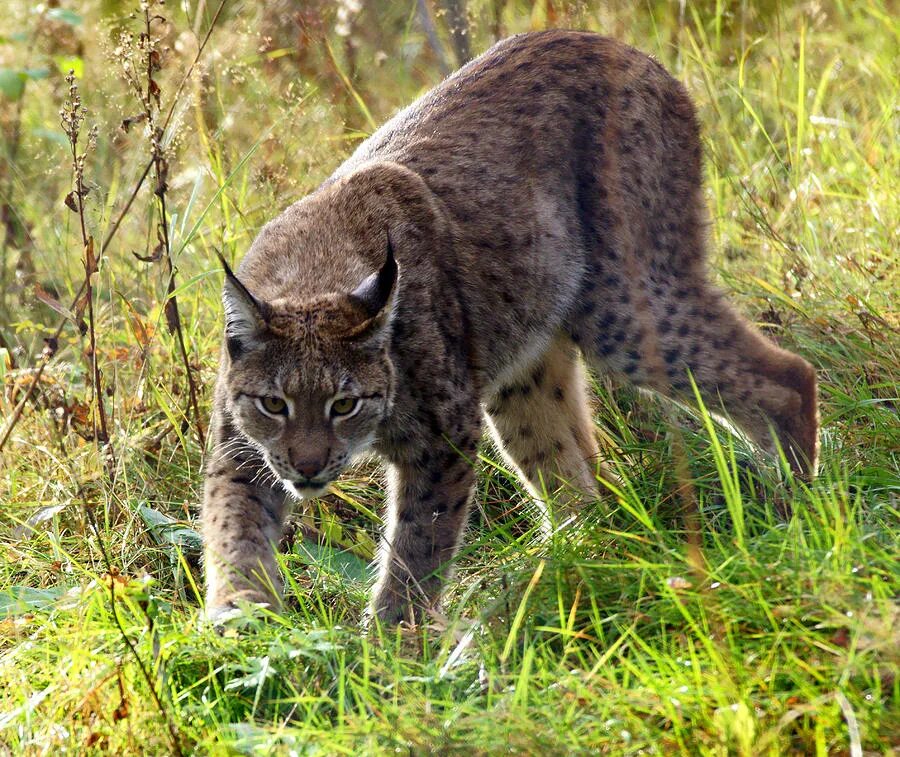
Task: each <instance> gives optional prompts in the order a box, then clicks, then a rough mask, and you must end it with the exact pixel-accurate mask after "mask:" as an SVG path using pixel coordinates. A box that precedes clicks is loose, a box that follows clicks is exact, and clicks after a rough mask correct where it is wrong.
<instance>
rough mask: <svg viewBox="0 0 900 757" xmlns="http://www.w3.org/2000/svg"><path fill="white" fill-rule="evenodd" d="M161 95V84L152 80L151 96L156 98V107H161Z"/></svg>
mask: <svg viewBox="0 0 900 757" xmlns="http://www.w3.org/2000/svg"><path fill="white" fill-rule="evenodd" d="M159 95H160V89H159V84H157V83H156V82H155V81H153V79H151V80H150V96H151V97H152V98H153V99H154V100H156V107H157V108H158V107H159Z"/></svg>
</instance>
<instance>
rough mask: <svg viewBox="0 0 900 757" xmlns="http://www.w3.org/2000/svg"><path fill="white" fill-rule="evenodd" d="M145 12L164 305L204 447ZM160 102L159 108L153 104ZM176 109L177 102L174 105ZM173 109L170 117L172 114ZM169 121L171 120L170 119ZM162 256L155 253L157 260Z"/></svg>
mask: <svg viewBox="0 0 900 757" xmlns="http://www.w3.org/2000/svg"><path fill="white" fill-rule="evenodd" d="M143 11H144V34H143V37H144V45H145V46H146V87H147V89H146V91H144V90H142V89H139V90H138V91H139V94H140V97H141V102H142V103H143V105H144V113H145V115H146V120H147V125H148V128H149V130H150V158H151V161H152V163H153V171H154V175H155V178H156V187H155V188H154V192H153V194H154V195H155V197H156V203H157V208H158V210H159V228H158V234H157V236H158V238H159V246H158V247H157V250H159V253H160V255H161V256H162V257H164V258H165V263H166V273H167V281H166V301H165V304H164V312H165V315H166V325H167V326H168V328H169V333H170V334H172V335H173V336H174V337H175V341H176V342H177V343H178V352H179V354H180V357H181V362H182V365H183V366H184V372H185V376H186V378H187V384H188V409H187V412H186V413H185V415H186V416H187V417H189V418H190V417H193V420H194V429H195V431H196V433H197V441H198V442H200V446H201V447H203V446H205V443H206V438H205V434H204V431H203V423H202V420H201V416H200V406H199V402H198V399H197V398H198V395H199V391H198V388H197V380H196V377H195V376H194V369H193V368H192V367H191V361H190V358H189V357H188V351H187V345H186V343H185V340H184V329H183V327H182V324H181V314H180V312H179V308H178V298H177V297H176V295H175V266H174V264H173V262H172V246H171V242H170V239H169V216H168V213H167V211H166V191H167V189H168V183H167V181H168V172H169V164H168V160H167V159H166V155H165V149H164V147H163V134H164V130H163V127H162V126H158V125H157V117H158V116H159V115H160V112H159V99H160V89H159V85H158V84H157V83H156V81H155V80H154V78H153V74H154V72H155V71H157V70H158V69H159V52H158V50H157V49H156V45H155V43H154V41H153V35H152V29H151V24H152V22H153V20H154V19H158V18H160V17H159V16H155V15H151V12H150V5H149V3H147V4H144V5H143ZM154 100H155V101H156V108H155V109H154V107H153V102H154ZM173 107H174V102H173ZM171 112H172V111H171V110H170V114H171ZM166 122H168V117H167V118H166ZM157 257H158V255H157V254H154V256H153V258H157Z"/></svg>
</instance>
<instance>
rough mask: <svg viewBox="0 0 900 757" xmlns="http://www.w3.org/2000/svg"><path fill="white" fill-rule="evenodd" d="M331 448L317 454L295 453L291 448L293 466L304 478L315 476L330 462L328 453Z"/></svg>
mask: <svg viewBox="0 0 900 757" xmlns="http://www.w3.org/2000/svg"><path fill="white" fill-rule="evenodd" d="M330 451H331V450H326V451H325V453H324V454H317V455H310V454H306V455H303V456H301V455H299V454H295V453H294V450H290V453H291V454H290V459H291V466H292V467H293V469H294V470H295V471H297V473H298V474H299V475H301V476H303V477H304V478H308V479H310V478H315V477H316V475H317V474H318V473H319V472H320V471H321V470H322V468H324V467H325V464H326V463H327V462H328V453H329V452H330Z"/></svg>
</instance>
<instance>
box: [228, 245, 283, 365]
mask: <svg viewBox="0 0 900 757" xmlns="http://www.w3.org/2000/svg"><path fill="white" fill-rule="evenodd" d="M217 254H218V253H217ZM219 261H220V262H221V263H222V267H223V268H224V269H225V285H224V287H223V290H222V302H223V304H224V305H225V345H226V347H227V349H228V354H229V355H231V357H232V359H237V358H238V357H240V355H241V354H242V353H243V352H244V351H245V350H246V349H247V345H248V343H249V342H250V341H252V340H253V339H254V338H256V337H258V336H259V334H260V333H261V332H262V331H263V330H265V328H266V323H267V321H268V320H269V317H270V316H271V309H270V308H269V305H268V304H266V303H265V302H263V301H262V300H259V299H257V298H256V297H254V296H253V295H252V294H251V293H250V290H249V289H247V287H245V286H244V285H243V284H242V283H241V281H240V279H238V277H237V276H235V275H234V271H232V270H231V266H229V265H228V263H227V262H226V261H225V258H223V257H222V255H221V254H219Z"/></svg>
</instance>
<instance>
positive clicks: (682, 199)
mask: <svg viewBox="0 0 900 757" xmlns="http://www.w3.org/2000/svg"><path fill="white" fill-rule="evenodd" d="M701 182H702V165H701V148H700V138H699V130H698V124H697V119H696V115H695V112H694V108H693V105H692V104H691V100H690V98H689V97H688V95H687V92H686V91H685V89H684V87H683V86H682V85H681V84H680V83H679V82H677V81H676V80H675V79H673V78H672V77H671V76H670V75H669V74H667V73H666V71H665V70H664V69H663V68H662V66H660V65H659V63H657V62H656V61H655V60H653V59H652V58H649V57H647V56H646V55H643V54H642V53H640V52H638V51H637V50H634V49H632V48H630V47H627V46H625V45H623V44H620V43H618V42H615V41H613V40H611V39H606V38H604V37H600V36H597V35H594V34H588V33H579V32H566V31H548V32H540V33H535V34H525V35H520V36H517V37H512V38H510V39H507V40H504V41H502V42H500V43H498V44H497V45H495V46H494V47H492V48H491V49H490V50H488V51H487V52H486V53H485V54H484V55H482V56H481V57H479V58H477V59H475V60H474V61H472V62H471V63H469V64H468V65H466V66H465V67H463V68H462V69H460V70H459V71H457V72H456V73H455V74H453V75H452V76H451V77H450V78H448V79H447V80H446V81H444V82H443V83H442V84H440V85H439V86H438V87H436V88H435V89H433V90H432V91H431V92H429V93H428V94H426V95H425V96H424V97H422V98H421V99H420V100H418V101H417V102H415V103H413V104H412V105H411V106H409V107H408V108H406V109H405V110H403V111H402V112H400V113H399V114H398V115H397V116H395V117H394V118H393V119H392V120H390V121H389V122H388V123H387V124H385V125H384V126H383V127H382V128H381V129H379V130H378V131H377V132H376V133H375V134H374V135H372V136H371V137H370V138H369V139H367V140H366V141H365V142H363V143H362V144H361V145H360V147H359V148H358V149H357V150H356V152H355V153H354V154H353V156H352V157H351V158H350V159H349V160H348V161H347V162H346V163H344V164H343V165H342V166H341V167H340V168H338V170H337V171H336V172H335V174H334V175H333V176H332V177H331V178H330V179H328V180H327V181H326V182H325V183H324V184H323V185H322V186H321V187H319V188H318V189H317V190H316V191H315V192H314V193H313V194H311V195H310V196H308V197H306V198H304V199H303V200H301V201H299V202H297V203H295V204H294V205H291V206H290V207H289V208H287V209H286V210H285V211H284V212H283V213H281V215H279V216H278V217H277V218H275V219H274V220H273V221H271V222H270V223H268V224H267V225H266V226H265V227H264V228H263V229H262V231H261V232H260V234H259V236H258V237H257V239H256V240H255V241H254V242H253V245H252V246H251V248H250V250H249V252H248V253H247V255H246V256H245V257H244V259H243V262H242V263H241V265H240V268H239V269H238V271H237V274H234V273H232V272H231V271H230V269H228V267H227V266H226V279H225V288H224V304H225V318H226V328H225V345H224V348H223V350H222V357H221V369H220V371H219V377H218V382H217V384H216V389H215V404H214V416H213V421H212V431H213V437H214V448H213V450H212V453H211V455H210V458H209V460H208V463H207V465H206V482H205V490H204V500H203V515H202V519H203V535H204V540H205V552H206V554H205V566H206V581H207V612H208V614H209V615H210V616H211V617H216V616H217V615H219V614H220V613H221V612H222V611H224V610H226V609H228V608H231V607H234V606H235V604H236V603H237V602H239V601H240V600H248V601H252V602H268V603H270V604H273V605H276V606H277V605H278V604H279V602H280V599H279V597H280V593H281V584H282V582H281V578H280V576H279V574H278V569H277V566H276V561H275V545H277V543H278V541H279V537H280V535H281V530H282V524H283V522H284V519H285V517H286V514H287V511H288V509H289V506H290V503H291V501H292V500H295V499H303V498H306V497H314V496H316V495H318V494H320V493H321V492H323V491H324V490H325V488H326V487H327V486H328V484H329V483H330V482H332V481H334V480H335V479H336V478H337V477H338V476H339V475H340V473H341V471H343V470H344V469H345V468H346V467H347V466H348V465H349V464H350V463H351V462H352V461H353V459H354V458H355V457H356V456H358V455H360V454H361V453H363V452H366V451H374V452H376V453H377V454H378V455H379V456H380V457H381V458H382V459H383V460H384V462H385V464H386V466H387V471H388V476H387V481H388V501H387V506H386V513H385V524H386V525H385V528H384V535H383V537H382V542H381V547H380V555H379V557H378V578H377V581H376V583H375V586H374V588H373V591H372V599H371V605H370V612H371V613H372V614H373V615H374V616H377V617H378V618H380V619H381V620H382V621H385V622H388V623H391V622H397V621H399V620H401V619H405V618H415V617H416V616H418V615H421V613H422V612H424V611H426V610H427V609H428V608H429V607H433V606H435V605H436V603H437V602H438V601H439V600H440V594H441V587H442V584H443V582H444V580H445V578H446V574H447V573H448V570H449V568H450V564H451V562H452V560H453V556H454V553H455V552H456V549H457V546H458V545H459V542H460V538H461V536H462V534H463V531H464V530H465V526H466V517H467V514H468V511H469V507H470V504H471V501H472V494H473V490H474V487H475V471H474V468H473V459H474V457H475V453H476V445H477V444H478V442H479V439H480V438H481V435H482V430H483V428H485V427H486V428H487V429H488V430H489V431H490V433H491V435H492V436H493V438H494V440H495V441H496V443H497V445H498V446H499V448H500V449H501V450H502V452H503V454H504V456H505V457H506V459H507V460H508V462H509V464H510V465H511V466H512V467H513V468H514V469H515V470H516V472H517V473H518V475H519V476H521V478H522V481H523V482H524V484H525V485H526V486H527V488H528V490H529V491H530V492H531V493H532V495H533V496H534V498H535V499H536V500H537V502H538V508H539V510H540V512H541V514H542V516H543V517H544V518H546V519H547V522H548V523H550V524H553V523H554V522H556V519H560V518H561V517H564V513H563V516H561V515H560V512H559V510H560V509H561V510H562V511H567V510H568V508H574V507H575V506H576V505H577V504H578V502H581V501H585V500H589V499H591V498H596V497H598V496H600V490H601V488H602V487H601V486H600V485H599V484H598V477H602V476H604V475H606V474H605V470H604V468H603V466H602V463H601V460H602V454H601V452H600V449H599V448H598V445H597V442H596V440H595V438H594V430H593V427H592V420H591V412H590V408H589V403H588V387H587V382H586V377H585V366H587V367H589V368H590V369H591V370H593V371H596V372H609V373H612V374H616V375H618V376H620V377H623V378H625V379H629V380H630V381H632V382H634V383H635V384H637V385H638V386H641V387H645V388H647V389H651V390H653V391H655V392H657V393H659V394H662V395H665V396H668V397H671V398H673V399H676V400H679V401H685V402H692V401H693V399H694V393H693V388H692V385H691V378H693V381H694V382H696V385H697V387H698V388H699V391H700V393H701V395H702V397H703V399H704V401H705V404H706V405H707V407H709V408H710V409H711V410H713V411H715V412H718V413H719V414H720V415H722V416H726V417H727V418H728V419H730V420H731V421H732V422H733V423H734V424H735V425H736V426H738V427H740V428H741V429H742V430H743V431H744V432H745V433H746V434H747V435H748V436H749V437H750V438H751V439H753V440H754V441H755V443H756V444H757V445H758V446H759V447H760V448H762V449H763V450H765V451H767V452H769V453H773V454H776V453H778V451H779V450H781V451H783V453H784V454H785V456H786V457H787V459H788V461H789V462H790V464H791V465H792V467H793V468H794V471H795V472H796V473H797V474H798V475H799V476H801V477H805V478H810V477H812V476H813V475H814V473H815V467H816V457H817V426H818V422H817V410H816V377H815V373H814V371H813V368H812V366H810V364H809V363H807V362H806V361H805V360H803V359H801V358H799V357H797V356H796V355H793V354H791V353H790V352H786V351H785V350H782V349H780V348H778V347H777V346H775V345H774V344H773V343H772V342H770V341H769V340H768V339H766V338H765V337H764V336H762V335H761V334H760V333H759V332H758V331H756V330H755V329H754V328H753V327H752V326H751V325H750V324H749V323H748V322H747V321H745V320H744V319H743V318H741V316H739V315H738V314H737V313H736V312H735V311H734V310H733V309H732V308H731V307H730V306H729V305H728V304H727V303H726V302H725V299H724V297H723V296H722V294H721V293H720V292H719V291H718V290H717V289H716V288H715V287H714V286H713V285H711V284H710V282H709V280H708V277H707V273H706V270H705V263H704V258H705V248H706V238H705V237H706V228H707V225H708V223H707V214H706V209H705V207H704V202H703V196H702V185H701ZM548 491H549V492H550V493H551V494H553V496H552V497H551V498H549V501H552V502H553V503H554V506H553V507H554V509H555V510H556V511H555V512H554V511H551V508H549V507H547V505H546V504H544V503H543V502H542V500H544V499H548V498H547V497H546V493H547V492H548Z"/></svg>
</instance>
